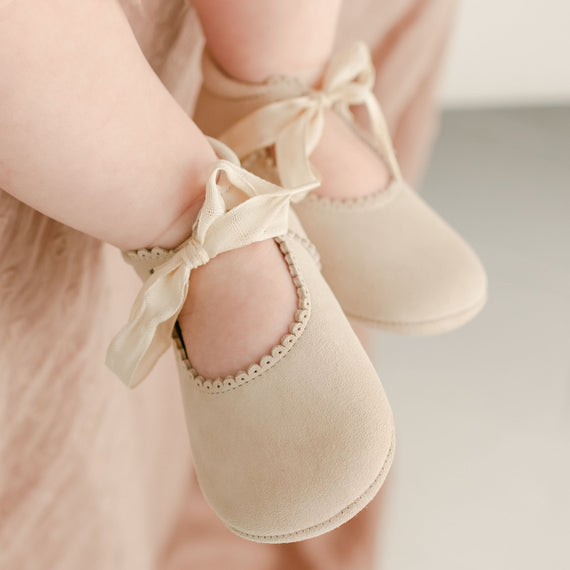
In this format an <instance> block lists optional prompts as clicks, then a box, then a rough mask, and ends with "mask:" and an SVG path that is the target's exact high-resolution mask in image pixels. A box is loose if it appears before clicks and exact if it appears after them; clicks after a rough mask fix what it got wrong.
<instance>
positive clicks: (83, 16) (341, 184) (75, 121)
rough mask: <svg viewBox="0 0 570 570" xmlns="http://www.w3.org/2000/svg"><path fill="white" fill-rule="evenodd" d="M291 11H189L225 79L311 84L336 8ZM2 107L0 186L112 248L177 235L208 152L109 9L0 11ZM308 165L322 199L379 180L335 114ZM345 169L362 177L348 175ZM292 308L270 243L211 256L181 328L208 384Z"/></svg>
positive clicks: (198, 275) (91, 1)
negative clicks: (290, 78) (295, 78)
mask: <svg viewBox="0 0 570 570" xmlns="http://www.w3.org/2000/svg"><path fill="white" fill-rule="evenodd" d="M293 4H295V6H293ZM293 4H292V3H291V1H290V0H273V1H272V2H267V1H266V0H243V1H242V2H224V1H222V0H202V1H200V2H197V3H196V7H197V9H198V11H199V13H200V16H201V17H202V20H203V24H204V28H205V32H206V36H207V38H208V42H209V44H210V49H212V50H213V52H214V54H215V55H216V56H217V57H218V59H220V60H222V61H223V65H224V66H226V69H227V71H228V72H229V73H230V74H232V75H234V76H236V77H238V78H242V79H246V80H250V81H259V80H262V79H264V78H265V77H267V76H269V75H273V74H276V73H291V74H295V75H300V76H302V77H304V78H305V79H306V80H308V81H318V78H319V76H320V74H321V72H322V68H323V66H324V64H325V62H326V61H327V60H328V58H329V56H330V52H331V49H332V45H333V40H334V35H335V30H336V23H337V17H338V9H339V5H340V0H334V1H331V0H310V1H308V0H303V1H300V0H297V1H295V2H294V3H293ZM222 5H223V6H222ZM293 7H294V9H293ZM220 8H223V9H220ZM270 32H271V33H270ZM240 34H243V37H240ZM62 38H64V40H62ZM101 38H105V41H104V42H102V41H101ZM224 54H225V55H224ZM224 58H225V59H224ZM0 100H1V101H2V105H1V106H0V157H1V159H0V187H1V188H3V189H4V190H5V191H7V192H9V193H11V194H12V195H14V196H15V197H17V198H18V199H20V200H21V201H23V202H25V203H27V204H29V205H30V206H32V207H33V208H35V209H37V210H39V211H41V212H43V213H45V214H46V215H49V216H51V217H53V218H54V219H57V220H59V221H61V222H63V223H65V224H68V225H70V226H72V227H75V228H77V229H79V230H81V231H83V232H85V233H88V234H90V235H93V236H95V237H97V238H99V239H101V240H104V241H107V242H109V243H112V244H114V245H116V246H117V247H119V248H121V249H137V248H142V247H148V246H154V245H159V246H162V247H166V248H170V247H174V246H175V245H178V244H179V243H181V242H182V241H183V240H184V239H185V238H186V237H188V235H189V233H190V231H191V226H192V222H193V220H194V219H195V217H196V215H197V212H198V211H199V208H200V207H201V203H202V200H203V193H204V185H205V181H206V178H207V175H208V172H209V170H210V168H211V165H212V163H213V162H214V161H215V158H216V157H215V155H214V153H213V151H212V149H211V147H210V146H209V144H208V143H207V140H206V139H205V137H204V136H203V135H202V134H201V133H200V131H199V130H198V129H197V127H196V126H195V125H194V123H193V122H192V121H191V120H190V119H189V118H188V117H187V116H186V115H185V113H184V112H183V111H182V110H181V109H180V108H179V106H178V105H177V104H176V102H175V101H174V100H173V99H172V97H171V96H170V95H169V93H168V92H167V91H166V89H165V88H164V87H163V85H162V84H161V83H160V81H159V80H158V78H157V77H156V76H155V74H154V73H153V71H152V70H151V69H150V67H149V66H148V63H147V62H146V60H145V58H144V56H143V55H142V53H141V52H140V50H139V47H138V45H137V43H136V40H135V38H134V37H133V35H132V32H131V29H130V27H129V25H128V22H127V21H126V19H125V17H124V15H123V12H122V11H121V9H120V7H119V5H118V3H117V2H116V0H82V1H81V2H76V1H75V0H54V1H53V2H40V1H39V0H12V2H9V3H4V4H0ZM359 145H360V146H359ZM338 156H343V157H344V158H345V159H346V164H350V165H351V168H350V169H346V168H343V167H342V166H341V161H339V160H338ZM313 161H314V162H315V164H316V166H317V168H318V169H319V170H320V171H321V173H322V174H323V177H324V184H323V187H322V189H320V190H319V192H321V193H323V194H326V195H329V196H337V197H347V196H352V195H361V194H365V193H369V192H371V191H374V190H376V189H378V187H381V186H382V185H383V184H384V183H385V182H384V181H385V179H387V174H386V171H385V169H384V167H383V165H382V163H381V162H379V161H378V160H377V159H375V157H372V156H370V153H369V151H368V149H367V148H366V147H364V145H362V143H360V141H359V140H358V139H357V138H356V137H354V135H353V134H352V133H351V132H350V131H348V130H347V128H346V126H345V125H343V124H342V123H340V122H336V121H335V118H334V117H333V118H331V120H329V121H327V126H326V131H325V136H324V137H323V140H322V143H321V144H320V145H319V147H318V148H317V149H316V150H315V152H314V154H313ZM349 170H350V171H353V172H354V171H357V172H359V173H360V176H359V179H358V180H356V181H355V180H354V179H352V177H350V179H349V177H347V173H348V171H349ZM296 305H297V297H296V292H295V289H294V287H293V284H292V282H291V279H290V277H289V275H288V271H287V267H286V264H285V262H284V260H283V258H282V256H281V253H280V252H279V250H278V248H277V247H276V245H275V243H274V242H273V241H272V240H268V241H266V242H261V243H259V244H254V245H252V246H249V247H246V248H242V249H240V250H236V251H234V252H229V253H225V254H222V255H220V256H219V257H217V258H216V259H214V260H213V261H211V262H210V263H208V264H207V265H205V266H203V267H201V268H200V269H198V270H196V271H194V272H193V273H192V277H191V279H190V288H189V297H188V301H187V302H186V305H185V306H184V308H183V311H182V313H181V315H180V319H179V322H180V326H181V328H182V332H183V336H184V339H185V341H186V345H187V347H188V350H189V353H190V358H191V360H192V362H193V364H194V366H195V367H196V368H197V369H198V371H199V372H200V373H201V374H203V375H204V376H209V377H216V376H225V375H228V374H232V373H235V372H236V371H237V370H239V369H242V368H244V367H246V366H247V365H249V364H250V363H251V362H253V361H256V360H258V359H259V358H260V357H261V356H263V355H264V354H266V353H267V352H269V350H270V349H271V347H272V346H273V345H274V344H276V343H277V342H279V339H280V338H281V337H282V336H283V335H284V334H285V333H286V332H287V331H288V327H289V324H290V323H291V321H292V320H293V314H294V311H295V309H296ZM126 313H127V308H125V314H126ZM260 314H264V315H266V318H264V319H259V315H260Z"/></svg>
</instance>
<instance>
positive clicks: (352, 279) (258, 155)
mask: <svg viewBox="0 0 570 570" xmlns="http://www.w3.org/2000/svg"><path fill="white" fill-rule="evenodd" d="M372 69H373V68H372V65H371V62H370V59H369V56H368V55H367V51H366V48H365V47H364V46H363V45H362V44H356V45H355V46H352V47H351V48H349V49H348V50H346V51H345V52H341V53H340V54H337V55H336V56H335V57H333V59H332V60H331V63H330V64H329V67H328V68H327V70H326V72H325V77H324V80H323V86H322V88H321V89H320V90H315V89H313V88H311V87H310V86H308V85H306V84H304V83H303V82H302V81H300V80H298V79H296V78H294V77H280V76H278V77H273V78H270V79H269V80H268V81H266V82H264V83H261V84H248V83H244V82H240V81H237V80H235V79H232V78H230V77H228V76H227V75H226V74H225V73H224V72H223V71H222V70H221V69H220V68H219V67H218V66H217V65H216V63H215V62H214V61H213V60H212V58H211V57H210V56H209V55H208V53H207V52H205V54H204V57H203V75H204V85H203V88H202V91H201V93H200V96H199V98H198V103H197V107H196V113H195V120H196V122H197V124H198V126H199V127H200V128H202V129H203V130H204V131H205V132H206V133H211V134H214V135H216V136H220V137H221V138H222V140H225V141H226V142H228V143H229V144H230V145H231V146H232V148H234V149H235V150H236V152H237V154H238V156H240V158H242V159H244V165H246V166H247V167H248V168H250V169H251V170H252V171H254V172H256V173H257V174H259V175H260V176H263V177H265V178H267V179H270V180H273V181H275V182H277V183H281V184H284V185H286V186H287V185H288V184H297V183H299V182H300V181H302V180H304V181H308V180H318V173H316V172H315V171H314V170H313V169H312V167H311V165H310V153H311V151H312V149H313V148H314V146H315V145H316V142H317V140H318V137H319V136H320V135H319V133H320V132H322V120H323V118H322V117H323V110H324V109H326V108H333V109H334V110H335V111H337V112H338V113H339V114H340V115H341V116H342V117H343V118H344V119H346V120H347V121H349V122H350V123H351V124H352V125H353V127H354V128H355V130H356V131H357V133H358V134H359V135H360V136H361V137H362V138H363V139H364V140H365V141H366V142H367V143H368V144H370V145H371V146H372V147H373V148H374V149H375V150H376V151H377V152H378V154H379V156H380V158H381V159H382V160H384V162H385V164H386V165H387V167H388V169H389V171H390V173H391V175H392V181H391V183H390V184H389V186H388V187H387V188H385V189H381V190H379V191H378V192H376V193H374V194H372V195H369V196H366V197H363V198H358V199H348V200H331V199H328V198H322V197H318V196H316V195H314V194H309V195H308V196H307V197H305V198H304V199H302V200H299V201H295V203H294V209H295V211H296V213H297V215H298V216H299V219H300V221H301V223H302V224H303V226H304V228H305V231H306V232H307V234H308V236H309V238H310V239H311V241H313V242H314V243H315V245H316V246H317V249H318V250H319V253H320V255H321V259H322V270H323V275H324V276H325V278H326V279H327V281H328V283H329V284H330V286H331V288H332V290H333V291H334V293H335V295H336V296H337V298H338V299H339V301H340V303H341V305H342V307H343V309H344V310H345V312H346V313H347V314H348V315H350V316H352V317H355V318H358V319H360V320H363V321H365V322H367V323H369V324H373V325H376V326H379V327H381V328H385V329H388V330H393V331H395V332H403V333H414V334H428V333H437V332H443V331H445V330H449V329H451V328H455V327H456V326H458V325H460V324H462V323H463V322H466V321H467V320H469V319H470V318H471V317H472V316H473V315H474V314H475V313H476V312H478V310H479V309H480V308H481V306H482V305H483V304H484V302H485V299H486V291H487V280H486V275H485V271H484V269H483V266H482V264H481V262H480V260H479V258H478V257H477V255H476V254H475V253H474V251H473V250H472V248H471V247H470V246H469V245H468V244H467V243H465V241H464V240H463V239H462V238H461V237H460V236H459V234H458V233H457V232H456V231H455V230H453V229H452V228H451V227H450V226H449V225H448V224H447V223H446V222H445V221H444V220H442V218H441V217H440V216H439V215H438V214H437V213H435V212H434V211H433V209H432V208H430V207H429V205H428V204H426V202H425V201H424V200H423V199H422V198H421V197H420V196H419V195H418V194H417V193H416V192H415V191H413V190H412V189H411V188H410V187H409V186H408V185H407V184H406V182H405V181H404V179H403V177H402V175H401V173H400V170H399V167H398V163H397V160H396V157H395V154H394V150H393V147H392V143H391V140H390V136H389V133H388V129H387V127H386V123H385V121H384V119H383V116H382V113H381V111H380V108H379V106H378V103H377V101H376V100H375V99H374V98H373V95H372V92H371V87H372V84H373V73H372ZM352 104H363V105H365V106H366V109H367V110H368V113H369V117H370V122H371V124H372V132H371V133H368V132H365V131H363V130H362V129H361V128H359V127H358V126H357V125H356V124H355V123H354V122H353V121H352V119H351V114H350V106H351V105H352Z"/></svg>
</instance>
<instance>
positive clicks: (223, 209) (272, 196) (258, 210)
mask: <svg viewBox="0 0 570 570" xmlns="http://www.w3.org/2000/svg"><path fill="white" fill-rule="evenodd" d="M218 144H219V143H218ZM218 148H219V147H218ZM225 150H226V152H227V150H228V149H225ZM233 159H234V160H235V161H237V157H235V155H234V156H233ZM223 182H227V183H226V184H224V183H223ZM228 183H229V184H228ZM315 186H316V184H314V183H313V184H306V185H304V186H300V187H298V188H295V189H293V190H288V189H284V188H281V187H280V186H276V185H275V184H272V183H270V182H267V181H266V180H263V179H261V178H259V177H257V176H255V175H254V174H251V173H250V172H247V171H246V170H244V169H243V168H241V167H240V166H239V161H237V164H236V162H232V161H230V160H226V159H221V160H218V161H217V162H216V163H215V164H214V166H213V168H212V171H211V173H210V175H209V177H208V181H207V184H206V196H205V200H204V205H203V206H202V209H201V210H200V213H199V214H198V217H197V219H196V221H195V222H194V226H193V231H192V235H191V237H190V238H189V239H188V240H186V241H185V242H184V243H183V244H182V245H181V246H180V247H178V248H177V249H176V250H175V253H174V255H172V256H171V257H170V258H169V259H167V260H166V261H165V262H164V263H163V264H162V265H160V266H158V267H157V268H155V270H154V272H153V274H152V275H151V276H150V277H149V278H148V279H147V280H146V281H145V283H144V285H143V287H142V289H141V290H140V292H139V294H138V295H137V297H136V299H135V302H134V304H133V307H132V310H131V315H130V317H129V322H128V323H127V324H126V325H125V326H124V327H123V328H122V329H121V331H120V332H119V333H118V334H117V335H116V336H115V338H114V339H113V340H112V342H111V344H110V346H109V349H108V351H107V360H106V362H107V366H109V368H111V370H113V371H114V372H115V373H116V374H117V375H118V376H119V378H120V379H121V380H122V381H123V382H124V383H125V384H126V385H127V386H128V387H129V388H133V387H134V386H136V385H137V384H139V383H140V382H142V380H144V378H145V377H146V376H147V374H148V373H149V372H150V370H151V369H152V367H153V366H154V364H155V363H156V361H157V360H158V359H159V358H160V356H161V355H162V354H163V353H164V352H165V351H166V350H167V349H168V347H169V346H170V340H171V334H172V329H173V327H174V324H175V322H176V319H177V317H178V315H179V313H180V311H181V310H182V306H183V304H184V301H185V299H186V295H187V294H188V280H189V278H190V273H191V271H192V270H193V269H196V268H197V267H200V266H201V265H204V264H205V263H207V262H208V261H209V260H210V259H212V258H213V257H215V256H216V255H218V254H220V253H223V252H225V251H229V250H232V249H237V248H240V247H244V246H246V245H250V244H252V243H254V242H257V241H262V240H265V239H269V238H273V237H276V236H279V235H283V234H285V233H287V229H288V220H289V204H290V201H291V198H292V197H293V196H295V195H297V194H301V193H306V192H308V191H310V190H312V189H313V188H314V187H315Z"/></svg>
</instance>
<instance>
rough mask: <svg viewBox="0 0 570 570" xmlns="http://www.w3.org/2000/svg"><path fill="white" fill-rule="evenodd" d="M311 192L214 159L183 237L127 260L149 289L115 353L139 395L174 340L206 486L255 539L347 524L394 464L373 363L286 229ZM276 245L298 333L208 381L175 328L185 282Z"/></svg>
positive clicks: (299, 241) (230, 521) (311, 260)
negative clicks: (270, 242) (223, 261)
mask: <svg viewBox="0 0 570 570" xmlns="http://www.w3.org/2000/svg"><path fill="white" fill-rule="evenodd" d="M224 152H225V151H224V150H223V149H220V148H219V147H218V153H219V154H220V153H221V154H223V153H224ZM226 156H229V155H227V154H226ZM235 160H237V159H235ZM238 164H239V163H238ZM226 182H229V184H226ZM310 188H311V186H307V187H306V188H299V189H296V190H284V189H283V188H280V187H278V186H275V185H274V184H271V183H269V182H267V181H265V180H262V179H260V178H258V177H257V176H254V175H253V174H251V173H249V172H246V171H245V170H243V169H242V168H240V167H239V166H238V165H236V163H235V161H233V159H232V157H231V156H230V159H229V160H220V161H219V162H218V163H217V164H216V165H215V167H214V169H213V170H212V174H211V176H210V178H209V180H208V184H207V189H206V198H205V202H204V205H203V207H202V209H201V211H200V213H199V215H198V218H197V220H196V222H195V224H194V227H193V233H192V235H191V237H190V238H189V239H188V240H186V241H185V242H184V243H183V244H182V245H180V246H179V247H177V248H176V249H174V250H172V251H166V250H163V249H160V248H154V249H152V250H150V251H149V250H142V251H137V252H129V253H126V254H125V259H126V261H128V262H129V263H131V264H132V265H133V266H134V267H135V269H136V270H137V273H138V274H139V276H140V277H141V278H142V280H143V281H144V285H143V288H142V290H141V292H140V294H139V296H138V297H137V300H136V301H135V305H134V307H133V310H132V313H131V317H130V320H129V323H128V324H127V325H126V326H125V327H124V329H123V330H122V331H121V332H120V333H119V334H118V335H117V336H116V337H115V339H114V340H113V342H112V344H111V346H110V348H109V351H108V356H107V364H108V365H109V366H110V367H111V368H112V369H113V370H114V371H115V372H116V373H117V374H118V375H119V377H120V378H121V379H122V380H123V382H125V384H126V385H127V386H129V387H134V386H136V385H137V384H138V383H139V382H141V381H142V380H143V379H144V377H145V376H146V374H147V373H148V372H149V370H150V369H151V368H152V366H153V365H154V363H155V362H156V360H157V359H158V358H159V357H160V355H161V354H162V353H163V352H164V351H165V350H166V349H167V348H168V346H169V345H170V343H171V340H172V339H171V334H172V333H173V338H174V344H175V354H176V359H177V362H178V368H179V372H180V385H181V390H182V399H183V403H184V408H185V412H186V420H187V426H188V432H189V435H190V443H191V447H192V454H193V457H194V464H195V468H196V473H197V476H198V480H199V483H200V487H201V489H202V491H203V493H204V496H205V497H206V500H207V501H208V503H209V504H210V506H211V507H212V509H213V510H214V511H215V512H216V513H217V514H218V516H219V517H220V518H221V519H222V520H223V521H224V523H225V524H226V525H227V526H228V527H229V528H230V529H231V530H232V531H233V532H235V533H236V534H238V535H240V536H242V537H244V538H247V539H249V540H253V541H258V542H273V543H278V542H294V541H298V540H303V539H306V538H311V537H314V536H317V535H320V534H323V533H325V532H327V531H329V530H332V529H333V528H335V527H337V526H339V525H341V524H342V523H344V522H345V521H347V520H349V519H350V518H351V517H353V516H354V515H355V514H356V513H357V512H358V511H360V510H361V509H362V508H363V507H364V506H366V504H367V503H368V502H369V501H370V500H371V499H372V498H373V497H374V495H375V494H376V492H377V491H378V489H379V488H380V486H381V485H382V483H383V481H384V479H385V477H386V475H387V473H388V470H389V468H390V465H391V463H392V458H393V454H394V425H393V419H392V413H391V410H390V406H389V404H388V401H387V400H386V396H385V394H384V391H383V389H382V385H381V383H380V380H379V379H378V376H377V375H376V372H375V370H374V367H373V366H372V364H371V363H370V361H369V359H368V357H367V356H366V353H365V352H364V350H363V348H362V346H361V345H360V342H359V341H358V339H357V338H356V336H355V334H354V333H353V331H352V329H351V327H350V325H349V323H348V321H347V320H346V317H345V316H344V314H343V312H342V309H341V308H340V306H339V305H338V303H337V301H336V299H335V297H334V295H333V294H332V292H331V290H330V289H329V287H328V286H327V284H326V282H325V281H324V279H323V277H322V275H321V273H320V271H319V267H318V263H317V261H316V259H315V255H316V253H315V250H314V247H313V246H311V244H310V242H309V241H308V239H307V238H306V236H303V235H299V234H292V233H290V232H288V230H287V228H288V224H289V220H288V213H289V211H290V208H289V201H290V199H291V197H292V196H293V195H295V194H298V193H302V192H306V191H307V190H309V189H310ZM271 237H273V238H274V239H275V241H276V242H277V244H278V245H279V247H280V249H281V252H282V253H283V260H284V263H286V264H287V266H288V268H289V272H290V275H291V279H292V281H293V282H294V284H295V286H296V288H297V293H298V310H297V312H296V314H295V320H294V322H293V323H291V327H290V333H289V334H287V335H286V336H285V337H283V338H282V339H281V341H280V342H277V339H276V344H275V347H274V348H273V350H272V351H271V353H270V354H267V355H266V356H264V357H263V358H262V359H261V360H260V361H259V362H255V363H252V364H251V366H249V368H247V370H242V371H237V372H236V374H235V375H233V376H228V377H226V378H216V379H206V378H203V377H202V376H200V374H199V371H196V370H195V369H194V368H193V367H192V364H191V363H190V362H189V361H188V356H187V352H186V349H185V346H184V341H183V339H182V338H181V336H180V334H179V329H178V327H177V326H176V324H175V322H176V318H177V316H178V314H179V312H180V310H181V308H182V305H183V303H184V300H185V297H186V293H187V289H188V279H189V275H190V272H191V271H192V270H193V269H194V268H196V267H198V266H200V265H202V264H205V263H207V262H208V260H209V259H211V258H213V257H215V255H217V254H219V253H222V252H223V251H228V250H231V249H234V248H238V247H242V246H245V245H248V244H249V243H253V242H255V241H261V240H265V239H269V238H271ZM228 318H231V315H228ZM173 328H174V332H173Z"/></svg>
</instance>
